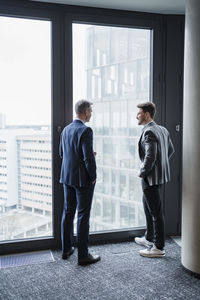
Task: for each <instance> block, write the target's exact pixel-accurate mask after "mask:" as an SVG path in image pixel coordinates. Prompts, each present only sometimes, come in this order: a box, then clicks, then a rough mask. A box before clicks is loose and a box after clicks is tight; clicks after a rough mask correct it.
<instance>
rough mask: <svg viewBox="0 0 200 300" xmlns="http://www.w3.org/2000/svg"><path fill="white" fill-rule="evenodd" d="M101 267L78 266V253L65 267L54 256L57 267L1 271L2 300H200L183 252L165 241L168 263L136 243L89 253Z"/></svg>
mask: <svg viewBox="0 0 200 300" xmlns="http://www.w3.org/2000/svg"><path fill="white" fill-rule="evenodd" d="M90 249H91V250H92V252H94V253H97V254H100V255H101V261H100V262H98V263H96V264H94V265H89V266H85V267H82V266H78V265H77V251H75V253H74V254H73V255H72V256H71V257H70V258H69V259H68V260H66V261H63V260H62V259H61V252H60V251H53V256H54V258H55V261H54V262H51V263H42V264H39V265H31V266H21V267H15V268H7V269H2V270H1V271H0V299H1V300H10V299H14V300H22V299H27V300H31V299H34V300H35V299H36V300H40V299H41V300H56V299H59V300H62V299H66V300H71V299H77V300H82V299H84V300H86V299H87V300H88V299H95V300H96V299H101V300H102V299H106V300H110V299H112V300H117V299H131V300H140V299H146V300H151V299H152V300H153V299H156V300H157V299H159V300H161V299H167V300H171V299H181V300H183V299H190V300H191V299H194V300H197V299H200V280H199V279H197V278H195V277H193V276H191V275H190V274H188V273H187V272H185V271H184V270H183V268H182V266H181V260H180V256H181V253H180V252H181V248H180V247H179V246H178V245H177V244H176V243H175V242H174V241H172V240H167V241H166V248H165V249H166V256H165V257H164V258H145V257H141V256H140V255H139V254H138V251H139V250H140V249H142V246H139V245H137V244H135V243H134V242H132V243H130V242H129V243H120V244H106V245H98V246H93V247H91V248H90Z"/></svg>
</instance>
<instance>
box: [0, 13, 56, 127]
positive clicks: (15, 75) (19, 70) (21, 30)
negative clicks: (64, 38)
mask: <svg viewBox="0 0 200 300" xmlns="http://www.w3.org/2000/svg"><path fill="white" fill-rule="evenodd" d="M0 113H3V114H5V117H6V124H7V125H30V124H31V125H48V124H49V125H50V120H51V22H50V21H40V20H30V19H21V18H10V17H0Z"/></svg>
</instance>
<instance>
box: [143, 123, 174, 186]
mask: <svg viewBox="0 0 200 300" xmlns="http://www.w3.org/2000/svg"><path fill="white" fill-rule="evenodd" d="M173 153H174V146H173V144H172V141H171V139H170V135H169V132H168V130H167V129H166V128H165V127H163V126H159V125H157V124H156V123H155V122H151V123H149V124H147V125H146V126H144V128H143V130H142V134H141V137H140V140H139V156H140V160H141V161H142V167H141V169H140V175H139V176H140V177H147V178H148V182H149V185H156V184H163V183H165V182H168V181H169V180H170V166H169V159H170V158H171V156H172V154H173Z"/></svg>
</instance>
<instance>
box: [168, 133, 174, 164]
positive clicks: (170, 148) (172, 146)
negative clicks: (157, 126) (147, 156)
mask: <svg viewBox="0 0 200 300" xmlns="http://www.w3.org/2000/svg"><path fill="white" fill-rule="evenodd" d="M174 152H175V150H174V145H173V143H172V141H171V139H170V137H169V147H168V157H169V159H170V158H171V157H172V155H173V154H174Z"/></svg>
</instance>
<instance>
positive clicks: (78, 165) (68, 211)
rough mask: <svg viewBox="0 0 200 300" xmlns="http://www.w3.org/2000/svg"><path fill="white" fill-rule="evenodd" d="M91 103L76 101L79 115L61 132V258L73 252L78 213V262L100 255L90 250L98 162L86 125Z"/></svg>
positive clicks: (81, 262)
mask: <svg viewBox="0 0 200 300" xmlns="http://www.w3.org/2000/svg"><path fill="white" fill-rule="evenodd" d="M91 105H92V103H91V102H89V101H87V100H79V101H78V102H77V103H76V105H75V112H76V116H77V118H76V119H75V120H74V121H73V122H72V123H71V124H69V125H68V126H66V127H65V128H64V129H63V131H62V133H61V141H60V151H59V152H60V157H61V158H62V167H61V175H60V183H62V184H63V188H64V207H63V216H62V222H61V239H62V258H63V259H67V258H68V257H69V256H70V255H71V254H73V252H74V247H72V235H73V221H74V216H75V212H76V208H77V210H78V217H77V246H78V264H79V265H86V264H91V263H96V262H97V261H99V260H100V256H98V255H92V254H90V253H89V251H88V238H89V219H90V210H91V205H92V198H93V193H94V187H95V183H96V162H95V153H94V151H93V131H92V129H91V128H90V127H87V126H86V125H85V123H86V122H89V121H90V118H91V114H92V107H91Z"/></svg>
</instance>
